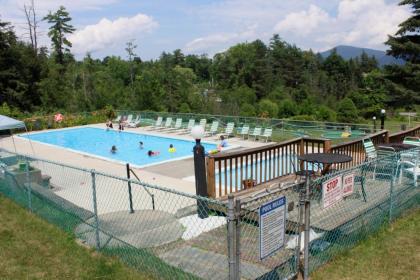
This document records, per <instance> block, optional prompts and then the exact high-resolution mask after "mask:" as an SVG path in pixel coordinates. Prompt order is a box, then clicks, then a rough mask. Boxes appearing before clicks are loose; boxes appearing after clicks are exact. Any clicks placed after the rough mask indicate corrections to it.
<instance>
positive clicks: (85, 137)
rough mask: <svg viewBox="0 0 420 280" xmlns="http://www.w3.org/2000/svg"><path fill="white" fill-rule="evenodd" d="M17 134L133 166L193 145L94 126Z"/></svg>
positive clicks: (189, 153)
mask: <svg viewBox="0 0 420 280" xmlns="http://www.w3.org/2000/svg"><path fill="white" fill-rule="evenodd" d="M20 136H22V137H25V138H28V139H31V140H34V141H38V142H42V143H46V144H51V145H55V146H60V147H64V148H68V149H72V150H76V151H80V152H84V153H88V154H91V155H95V156H100V157H105V158H109V159H112V160H117V161H120V162H127V163H130V164H134V165H137V166H143V165H148V164H154V163H159V162H162V161H166V160H173V159H179V158H182V157H188V156H192V155H193V153H192V149H193V147H194V145H195V142H194V141H187V140H179V139H174V138H166V137H159V136H152V135H146V134H138V133H129V132H124V131H123V132H118V131H115V130H109V131H107V130H105V129H101V128H94V127H83V128H72V129H63V130H54V131H48V132H40V133H34V134H22V135H20ZM140 141H142V142H143V143H144V148H143V149H140V146H139V142H140ZM170 144H172V145H174V147H175V149H176V152H175V153H170V152H169V151H168V149H169V145H170ZM202 144H203V146H204V148H205V149H206V150H207V151H208V150H212V149H215V148H216V145H215V144H210V143H202ZM112 145H115V146H116V147H117V149H118V151H117V152H116V153H115V154H113V153H111V152H110V150H111V147H112ZM149 150H152V151H159V152H160V153H159V155H158V156H153V157H149V156H148V155H147V152H148V151H149Z"/></svg>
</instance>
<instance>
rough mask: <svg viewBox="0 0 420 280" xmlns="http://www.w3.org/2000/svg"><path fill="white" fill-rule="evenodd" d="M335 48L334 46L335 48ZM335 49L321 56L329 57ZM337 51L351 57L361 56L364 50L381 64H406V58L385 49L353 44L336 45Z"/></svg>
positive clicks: (341, 54) (346, 57)
mask: <svg viewBox="0 0 420 280" xmlns="http://www.w3.org/2000/svg"><path fill="white" fill-rule="evenodd" d="M333 49H334V48H333ZM333 49H331V50H328V51H325V52H321V53H320V54H321V56H322V57H324V58H326V57H328V56H329V55H330V54H331V52H332V51H333ZM335 49H336V50H337V53H338V54H339V55H340V56H342V57H343V58H344V59H346V60H347V59H350V58H355V57H358V56H360V55H361V54H362V53H363V52H365V53H366V54H367V55H368V56H374V57H375V58H376V60H377V61H378V63H379V66H383V65H387V64H399V65H402V64H404V60H402V59H396V58H394V57H393V56H389V55H387V54H386V52H384V51H379V50H373V49H366V48H358V47H352V46H337V47H335Z"/></svg>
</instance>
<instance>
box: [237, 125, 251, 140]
mask: <svg viewBox="0 0 420 280" xmlns="http://www.w3.org/2000/svg"><path fill="white" fill-rule="evenodd" d="M248 134H249V125H244V126H243V127H242V128H241V131H240V132H239V133H238V135H240V136H242V139H245V136H247V137H248Z"/></svg>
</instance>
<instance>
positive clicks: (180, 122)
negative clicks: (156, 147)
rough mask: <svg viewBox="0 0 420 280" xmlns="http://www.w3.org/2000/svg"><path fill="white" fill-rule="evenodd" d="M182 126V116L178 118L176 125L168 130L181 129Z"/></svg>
mask: <svg viewBox="0 0 420 280" xmlns="http://www.w3.org/2000/svg"><path fill="white" fill-rule="evenodd" d="M181 127H182V118H177V119H176V121H175V124H174V127H172V128H169V129H168V131H172V130H179V129H181Z"/></svg>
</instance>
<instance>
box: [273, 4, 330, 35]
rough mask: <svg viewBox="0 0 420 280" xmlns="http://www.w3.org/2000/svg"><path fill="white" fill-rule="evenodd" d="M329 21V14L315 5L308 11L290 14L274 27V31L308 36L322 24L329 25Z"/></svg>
mask: <svg viewBox="0 0 420 280" xmlns="http://www.w3.org/2000/svg"><path fill="white" fill-rule="evenodd" d="M329 21H330V17H329V15H328V13H327V12H325V11H324V10H322V9H320V8H319V7H317V6H315V5H311V6H310V7H309V10H307V11H300V12H295V13H290V14H288V15H287V16H286V17H285V18H284V19H283V20H281V21H280V22H278V23H277V24H276V25H275V26H274V31H275V32H297V33H300V34H301V35H307V34H309V33H310V32H311V31H312V30H313V29H315V28H317V27H318V26H319V25H320V24H324V23H328V22H329Z"/></svg>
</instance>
